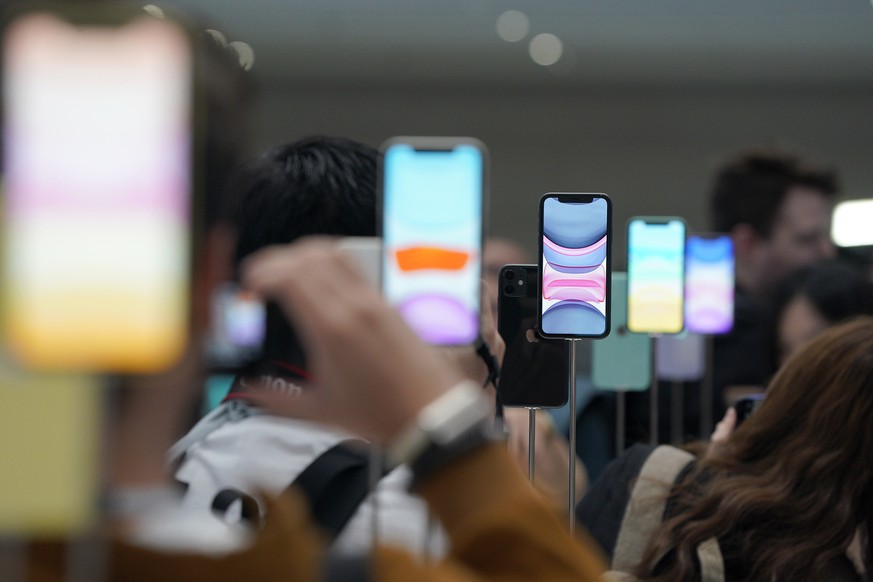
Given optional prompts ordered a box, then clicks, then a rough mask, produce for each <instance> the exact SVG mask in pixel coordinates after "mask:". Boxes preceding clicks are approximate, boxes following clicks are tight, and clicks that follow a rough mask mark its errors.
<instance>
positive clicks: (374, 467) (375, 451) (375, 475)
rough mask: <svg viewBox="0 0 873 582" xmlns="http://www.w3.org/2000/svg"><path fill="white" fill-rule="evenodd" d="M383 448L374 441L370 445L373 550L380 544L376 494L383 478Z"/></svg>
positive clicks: (369, 477)
mask: <svg viewBox="0 0 873 582" xmlns="http://www.w3.org/2000/svg"><path fill="white" fill-rule="evenodd" d="M382 462H383V461H382V448H381V447H380V446H378V445H377V444H375V443H373V444H372V445H371V446H370V456H369V462H368V467H367V469H368V472H369V475H368V480H369V488H370V503H371V505H372V507H373V515H372V519H371V520H370V532H371V534H372V536H373V546H372V549H373V552H375V551H376V547H377V546H378V545H379V500H378V495H376V489H377V488H378V486H379V481H380V480H381V479H382Z"/></svg>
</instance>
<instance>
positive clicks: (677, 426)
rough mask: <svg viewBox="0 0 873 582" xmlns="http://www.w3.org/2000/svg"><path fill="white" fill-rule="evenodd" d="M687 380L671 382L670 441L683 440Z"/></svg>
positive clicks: (679, 441) (675, 442)
mask: <svg viewBox="0 0 873 582" xmlns="http://www.w3.org/2000/svg"><path fill="white" fill-rule="evenodd" d="M684 399H685V382H683V381H681V380H673V382H671V383H670V442H672V443H673V444H674V445H675V444H679V443H681V442H682V433H683V432H685V402H684Z"/></svg>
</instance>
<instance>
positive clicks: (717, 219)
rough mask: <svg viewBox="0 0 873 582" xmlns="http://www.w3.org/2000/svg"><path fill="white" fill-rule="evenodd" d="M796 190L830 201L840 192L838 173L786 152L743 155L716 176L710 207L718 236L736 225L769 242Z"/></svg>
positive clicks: (755, 152) (746, 153)
mask: <svg viewBox="0 0 873 582" xmlns="http://www.w3.org/2000/svg"><path fill="white" fill-rule="evenodd" d="M795 187H803V188H806V189H808V190H814V191H816V192H820V193H821V195H822V196H823V197H825V198H828V199H831V198H833V197H834V196H835V194H836V192H837V177H836V173H835V172H834V171H833V170H830V169H826V168H819V167H816V166H812V165H810V164H808V163H806V162H804V161H802V160H801V159H800V158H799V157H797V156H794V155H791V154H786V153H783V152H777V151H750V152H745V153H742V154H740V155H739V156H737V157H736V158H734V159H733V160H731V161H730V162H729V163H728V164H726V165H725V166H724V167H722V169H721V170H720V171H719V172H718V174H717V175H716V178H715V185H714V187H713V193H712V199H711V206H710V211H711V217H712V227H713V229H714V230H715V231H717V232H731V230H733V228H734V227H736V226H737V225H740V224H748V225H749V226H751V227H752V228H753V229H754V230H755V231H756V232H757V233H758V235H759V236H761V237H763V238H768V237H769V236H770V234H771V230H772V228H773V224H774V221H775V219H776V217H777V215H778V213H779V210H780V208H781V206H782V203H783V201H784V200H785V197H786V194H788V192H789V190H791V189H792V188H795Z"/></svg>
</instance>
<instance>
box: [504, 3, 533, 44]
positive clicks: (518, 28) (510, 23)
mask: <svg viewBox="0 0 873 582" xmlns="http://www.w3.org/2000/svg"><path fill="white" fill-rule="evenodd" d="M529 30H530V21H529V20H528V18H527V16H525V14H524V12H519V11H518V10H507V11H506V12H504V13H503V14H501V15H500V16H498V17H497V34H498V35H500V38H502V39H503V40H505V41H506V42H518V41H520V40H522V39H524V37H526V36H527V33H528V31H529Z"/></svg>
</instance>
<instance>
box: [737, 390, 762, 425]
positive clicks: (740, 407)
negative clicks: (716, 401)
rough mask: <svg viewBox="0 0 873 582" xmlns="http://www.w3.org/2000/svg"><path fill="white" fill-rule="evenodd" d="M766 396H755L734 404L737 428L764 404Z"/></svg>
mask: <svg viewBox="0 0 873 582" xmlns="http://www.w3.org/2000/svg"><path fill="white" fill-rule="evenodd" d="M764 398H765V395H764V394H755V395H753V396H748V397H746V398H741V399H740V400H737V403H736V404H734V409H735V410H736V411H737V426H740V425H741V424H742V423H743V421H745V420H746V419H747V418H749V417H750V416H752V414H754V412H755V411H756V410H758V409H759V408H760V407H761V404H763V403H764Z"/></svg>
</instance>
